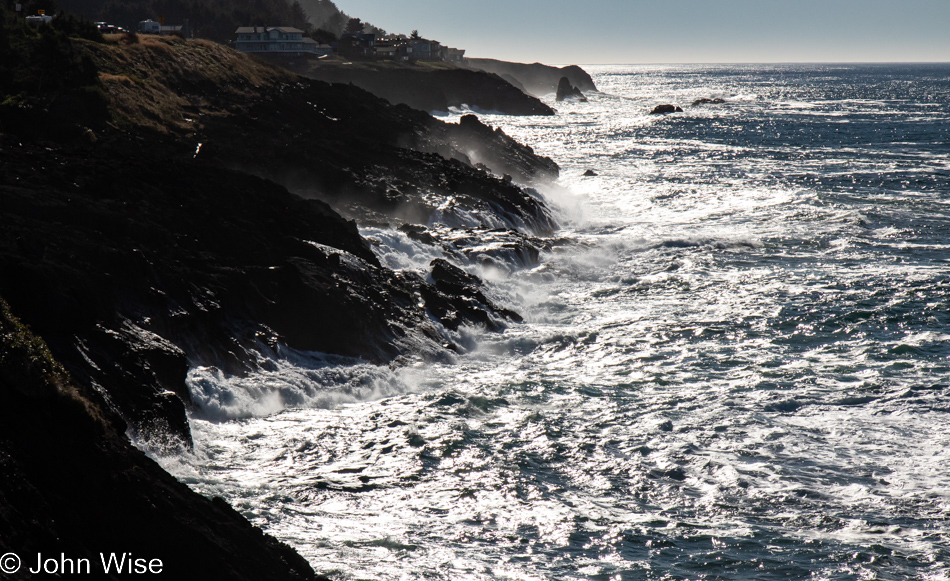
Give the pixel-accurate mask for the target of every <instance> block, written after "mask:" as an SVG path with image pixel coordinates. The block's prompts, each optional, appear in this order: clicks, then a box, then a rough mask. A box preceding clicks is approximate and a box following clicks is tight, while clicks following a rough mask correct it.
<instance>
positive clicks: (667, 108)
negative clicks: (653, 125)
mask: <svg viewBox="0 0 950 581" xmlns="http://www.w3.org/2000/svg"><path fill="white" fill-rule="evenodd" d="M682 112H683V109H682V107H677V106H676V105H657V106H656V107H654V108H653V110H652V111H650V115H668V114H670V113H682Z"/></svg>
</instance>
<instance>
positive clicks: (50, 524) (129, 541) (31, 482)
mask: <svg viewBox="0 0 950 581" xmlns="http://www.w3.org/2000/svg"><path fill="white" fill-rule="evenodd" d="M0 491H2V494H0V525H2V530H3V535H0V554H6V553H8V552H13V553H16V554H18V555H19V556H20V557H21V559H22V562H23V566H24V570H23V571H21V573H20V575H21V576H22V575H24V574H25V573H26V570H25V568H26V567H30V566H35V565H30V560H29V559H30V558H32V559H36V554H37V553H43V555H44V556H46V557H53V556H56V558H58V556H59V555H60V554H63V555H64V556H66V557H67V558H71V559H75V560H78V559H88V560H89V562H90V571H91V573H92V574H93V578H95V579H110V580H112V579H125V578H127V577H128V576H126V575H118V574H115V573H114V571H113V574H111V575H104V574H102V569H101V565H100V556H99V554H100V553H106V554H108V553H112V552H115V553H118V554H121V553H131V554H132V556H133V557H132V558H142V559H146V560H149V561H152V560H153V559H158V560H160V561H161V563H160V567H161V575H163V576H165V577H167V578H170V579H180V580H184V581H191V580H194V581H199V580H202V581H203V580H206V579H229V580H234V581H241V580H247V581H252V580H253V581H258V580H260V579H268V580H273V581H278V580H280V581H305V580H314V581H315V580H317V579H325V578H323V577H317V576H316V575H315V574H314V572H313V570H312V569H311V568H310V565H309V564H308V563H307V561H306V560H305V559H303V558H302V557H300V556H299V555H298V554H297V553H296V552H294V550H293V549H291V548H290V547H288V546H286V545H284V544H282V543H280V542H278V541H277V540H276V539H274V538H272V537H271V536H269V535H265V534H264V533H263V532H262V531H261V530H260V529H258V528H256V527H253V526H251V524H250V523H248V522H247V521H246V520H245V519H244V518H243V517H242V516H241V515H239V514H238V513H237V512H235V510H234V509H232V508H231V507H230V506H228V504H227V503H226V502H224V501H223V500H221V499H220V498H215V499H213V500H211V499H207V498H204V497H202V496H199V495H198V494H195V493H194V492H192V491H191V489H189V488H188V487H187V486H186V485H184V484H182V483H180V482H178V481H177V480H176V479H175V478H174V477H172V476H171V475H169V474H168V473H166V472H165V471H164V470H163V469H162V468H161V467H160V466H159V465H158V464H156V463H155V462H153V461H152V460H151V459H149V458H148V457H146V456H145V454H143V453H142V452H141V451H139V450H138V449H136V448H134V447H133V446H132V445H131V444H130V443H129V441H128V438H127V437H126V436H125V434H124V426H123V425H122V423H121V421H118V423H117V418H116V417H114V416H113V415H112V414H111V413H110V412H109V411H108V408H107V407H106V406H105V405H104V404H103V402H102V399H101V396H99V394H98V393H96V392H95V391H94V390H92V389H90V388H85V387H83V386H81V385H79V384H77V383H74V382H73V381H72V380H71V378H70V377H69V375H68V374H67V373H66V371H65V370H64V369H63V368H62V367H61V366H60V365H59V363H57V362H56V361H55V360H54V358H53V357H52V356H51V355H50V353H49V351H48V350H47V349H46V346H45V345H44V343H43V341H42V340H40V339H38V338H37V337H36V336H35V335H33V333H31V332H30V330H29V329H27V328H26V327H25V326H24V325H22V324H21V323H20V322H19V321H18V320H17V319H16V318H15V317H14V316H13V315H12V314H11V312H10V310H9V307H8V306H7V304H6V303H5V302H4V301H3V300H2V299H0ZM34 563H35V561H34ZM152 564H153V565H155V563H154V561H153V562H152ZM153 571H154V569H153ZM4 578H5V579H6V578H7V577H4ZM10 578H11V579H12V578H14V577H10ZM24 578H29V575H28V574H27V575H26V576H25V577H24Z"/></svg>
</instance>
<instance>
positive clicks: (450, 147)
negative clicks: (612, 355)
mask: <svg viewBox="0 0 950 581" xmlns="http://www.w3.org/2000/svg"><path fill="white" fill-rule="evenodd" d="M51 34H59V33H58V32H56V31H55V30H54V31H53V32H52V33H51ZM88 36H90V38H86V39H80V38H76V37H69V38H66V37H65V33H63V35H62V36H60V37H59V40H60V42H58V44H56V45H55V47H56V50H58V51H60V52H61V53H62V54H54V55H52V56H51V58H54V57H55V60H56V61H57V62H77V63H82V67H83V68H82V72H83V74H82V75H76V76H72V77H62V78H60V79H58V82H56V83H53V84H51V85H50V87H49V88H48V89H47V88H45V87H43V86H40V89H37V88H36V87H37V86H39V85H36V84H31V83H24V84H23V86H22V87H19V86H17V87H14V89H16V90H17V91H21V92H20V93H19V94H20V95H21V101H20V103H21V105H19V106H18V107H19V108H18V109H16V110H13V109H11V108H9V107H6V108H0V219H2V221H3V224H4V228H3V230H2V232H0V297H3V300H5V301H6V303H4V306H3V325H4V326H3V341H4V342H3V343H2V345H0V348H2V350H0V355H2V357H3V359H2V362H0V371H2V375H0V424H2V427H0V465H2V466H3V468H4V470H3V471H2V474H3V476H2V477H3V478H4V479H5V480H4V485H3V488H2V491H3V494H2V495H0V523H2V524H3V530H16V531H17V534H16V536H14V537H9V538H8V537H6V536H5V537H4V538H3V539H2V540H0V542H2V543H3V545H2V548H4V549H8V550H10V551H15V550H23V547H27V548H29V550H33V549H32V547H36V549H35V550H33V554H34V555H35V554H36V551H40V550H42V551H56V554H57V555H58V554H59V552H60V551H64V552H66V553H69V554H75V555H76V556H77V557H87V556H89V555H91V554H94V553H97V552H99V551H105V552H108V551H111V550H122V548H123V547H124V548H125V550H131V551H133V552H135V553H136V556H142V557H145V556H154V557H158V558H161V557H162V555H158V554H155V555H150V554H149V550H148V549H149V547H165V546H167V547H171V548H172V549H175V550H178V549H179V548H180V549H181V551H180V552H179V553H177V554H179V555H181V557H180V560H179V561H177V562H178V565H176V566H173V565H169V564H168V563H170V562H171V558H169V559H168V560H166V565H167V569H166V571H169V572H170V571H172V570H174V571H176V574H175V578H176V579H212V578H227V579H275V580H277V579H312V578H314V574H313V572H312V571H310V569H309V566H308V565H307V563H306V562H305V561H303V560H302V559H301V558H300V557H299V556H298V555H297V554H296V553H294V552H293V551H292V550H291V549H289V548H287V547H285V546H283V545H280V544H279V543H277V542H276V541H274V540H273V539H270V538H269V537H266V536H265V535H264V534H263V533H262V532H261V531H260V530H259V529H256V528H254V527H252V526H251V525H250V524H248V523H247V522H246V521H245V520H244V519H243V518H242V517H241V516H240V515H238V513H236V512H235V511H234V510H233V509H231V508H230V507H229V506H228V505H227V503H226V502H224V501H222V500H221V499H215V500H208V499H205V498H203V497H201V496H199V495H198V494H196V493H193V492H192V491H190V490H189V489H188V488H187V487H186V486H185V485H183V484H179V483H178V482H177V481H175V479H174V478H172V477H171V476H169V475H168V474H166V473H164V472H163V471H162V470H161V469H160V468H159V467H158V465H157V464H155V463H154V462H152V461H151V460H149V459H148V458H147V457H146V456H145V455H144V454H143V453H142V452H141V451H139V450H138V449H137V448H134V447H133V446H131V444H130V443H129V437H131V438H134V439H135V441H136V442H137V444H139V445H141V446H142V447H143V448H146V449H150V450H152V451H155V452H156V453H159V454H161V453H168V452H171V453H174V452H176V451H182V450H185V451H187V450H189V449H190V448H191V447H192V442H191V436H190V430H189V424H188V416H187V413H199V414H200V413H201V410H200V409H198V408H197V407H196V404H195V402H194V401H192V400H191V397H190V394H189V389H188V386H187V384H186V382H185V379H186V374H187V372H188V369H190V368H192V367H195V366H210V367H215V368H217V369H219V370H220V371H221V373H223V374H225V375H232V376H240V375H246V374H249V373H254V372H256V371H260V370H261V369H262V368H263V367H262V366H266V365H267V364H268V360H269V359H268V358H273V357H279V356H280V353H283V352H287V351H294V352H307V351H316V352H323V353H329V354H332V355H336V356H340V357H347V358H352V360H353V361H368V362H373V363H378V364H391V365H394V366H398V365H402V364H405V363H407V362H409V361H415V360H417V358H422V359H424V360H431V361H448V360H451V359H452V358H453V357H454V356H455V354H456V353H459V352H463V351H464V350H465V349H466V346H465V344H464V343H463V342H462V341H461V340H460V335H459V334H458V333H455V331H456V330H457V329H458V328H459V327H460V326H463V325H466V326H472V327H477V328H482V329H485V330H487V331H489V332H491V331H498V330H501V329H504V328H505V327H506V326H509V325H515V324H517V323H518V322H519V321H520V320H521V317H520V316H519V314H518V313H516V312H513V311H511V310H509V309H507V308H505V306H504V305H502V304H497V303H496V302H495V299H494V298H493V297H492V296H490V293H486V292H484V290H483V289H484V284H483V282H482V281H481V280H479V279H478V278H477V277H475V276H474V275H470V274H468V273H467V272H465V271H463V270H462V269H461V268H460V267H459V266H458V265H453V264H451V263H448V262H446V261H441V262H440V261H433V262H432V263H431V264H429V265H428V266H427V267H426V268H424V269H421V270H418V271H409V270H401V271H398V272H397V271H395V270H392V269H390V268H387V267H386V266H385V265H384V264H382V263H381V262H380V260H379V259H378V258H377V256H376V254H375V253H374V251H373V241H372V240H369V239H367V238H365V237H364V236H363V235H362V234H361V233H360V229H359V226H360V225H373V226H377V227H380V226H387V227H393V228H395V227H402V228H405V229H406V230H408V231H411V232H413V233H414V234H415V235H416V236H418V237H420V238H425V239H426V240H431V241H432V243H433V244H438V245H440V246H441V247H442V248H444V249H446V252H447V254H448V255H450V256H452V257H454V258H453V260H456V259H457V260H458V261H459V264H461V265H463V266H465V265H466V264H469V263H467V262H465V261H467V260H468V261H474V260H490V259H493V256H492V255H491V252H492V250H491V248H488V249H487V250H486V245H485V244H480V243H479V241H478V240H477V238H478V236H479V235H480V233H485V236H486V237H488V236H490V237H491V238H492V240H496V241H497V242H493V244H495V248H497V252H495V256H496V257H497V256H501V255H502V253H503V252H508V253H513V254H516V255H518V256H521V257H523V258H522V260H526V261H529V260H531V259H532V257H536V255H537V252H538V249H539V248H541V247H543V245H544V244H545V242H544V241H543V240H542V239H543V237H545V236H550V235H551V234H552V233H553V232H554V231H555V230H556V228H557V226H558V225H557V221H556V219H555V217H554V213H553V212H552V210H551V209H550V208H549V207H548V206H547V204H546V202H545V200H544V199H543V198H542V197H541V196H540V195H539V194H538V193H537V191H535V190H533V189H532V188H531V187H530V184H539V183H543V182H545V181H547V180H551V179H554V178H556V177H557V175H558V171H559V170H558V167H557V165H556V164H555V163H554V162H553V161H552V160H550V159H548V158H545V157H543V156H540V155H537V154H536V153H535V152H534V151H533V150H531V148H530V147H527V146H524V145H522V144H520V143H518V142H516V141H515V140H514V139H512V138H511V137H509V136H507V135H505V134H504V132H503V131H500V130H499V129H498V128H492V127H490V126H488V125H486V124H484V123H482V122H481V121H480V120H479V119H478V118H477V117H475V116H467V117H464V118H463V120H462V121H461V122H460V123H444V122H442V121H439V120H437V119H434V118H433V117H431V116H430V115H428V114H426V113H425V112H422V111H418V110H415V109H412V108H410V107H408V106H405V105H392V104H390V103H388V102H387V101H385V100H383V99H381V98H379V97H376V96H374V95H372V94H370V93H368V92H366V91H364V90H362V89H360V88H358V87H355V86H352V85H348V84H346V85H344V84H334V85H330V84H327V83H324V82H320V81H315V80H311V79H307V78H303V77H301V76H298V75H296V74H293V73H291V72H289V71H286V70H283V69H280V68H278V67H274V66H271V65H268V64H266V63H263V62H261V61H259V60H257V59H253V58H251V57H249V56H247V55H244V54H241V53H238V52H236V51H233V50H231V49H229V48H227V47H225V46H222V45H219V44H216V43H213V42H209V41H204V40H185V39H181V38H175V37H152V36H148V35H137V36H133V35H124V36H121V35H120V36H115V37H107V38H105V39H102V38H99V39H97V38H95V36H94V35H88ZM30 42H34V40H31V37H24V38H23V39H22V42H20V43H19V44H18V45H17V46H18V47H27V48H28V47H29V43H30ZM36 42H38V41H36ZM46 48H48V47H46ZM23 50H27V49H26V48H24V49H23ZM37 54H39V53H37ZM28 60H29V59H25V58H20V59H11V60H10V62H11V63H13V64H12V65H10V66H13V67H16V66H18V64H17V63H23V62H28ZM40 64H42V63H40ZM11 78H14V79H23V78H27V77H26V76H25V75H14V76H12V77H11ZM31 91H32V93H31ZM72 94H90V95H93V96H94V97H95V102H96V103H99V104H101V105H103V106H102V107H99V108H95V109H84V110H81V111H77V112H76V114H75V115H68V116H67V115H59V116H53V115H50V114H48V113H47V111H48V104H49V103H55V102H57V101H56V99H61V98H62V96H63V95H66V96H67V97H68V96H69V95H72ZM25 120H26V121H25ZM27 121H28V122H27ZM436 225H438V227H436ZM420 299H421V300H420ZM24 346H26V347H24ZM23 349H27V350H26V351H24V350H23ZM37 365H38V366H39V367H36V366H37ZM64 394H65V395H64ZM63 483H66V484H67V486H63ZM24 507H28V508H24ZM33 509H35V510H33ZM122 515H129V518H130V521H129V522H125V523H122V522H119V519H120V518H121V517H122ZM87 521H88V522H93V523H95V524H94V525H90V527H88V530H84V528H83V527H82V524H83V523H84V522H87ZM7 525H9V526H7ZM119 541H122V542H123V543H124V544H123V545H121V547H119V545H115V546H116V547H117V548H116V549H113V548H112V546H113V545H112V544H111V543H118V542H119ZM43 543H53V544H43ZM185 545H187V546H185ZM47 547H49V548H47ZM153 552H154V551H153ZM202 555H206V556H207V557H206V561H207V563H206V564H201V562H200V560H201V556H202ZM232 555H233V564H232V565H231V568H242V567H243V568H244V569H245V571H244V572H236V573H233V574H232V569H231V568H225V566H224V565H223V564H222V563H224V561H226V560H228V559H231V558H232V557H231V556H232ZM34 558H35V557H34ZM251 561H253V562H251ZM183 563H184V564H199V565H201V566H197V567H192V568H190V569H189V568H188V567H186V566H185V565H183ZM215 567H217V568H219V570H217V573H215V571H213V570H212V569H213V568H215Z"/></svg>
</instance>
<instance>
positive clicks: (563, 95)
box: [557, 77, 587, 102]
mask: <svg viewBox="0 0 950 581" xmlns="http://www.w3.org/2000/svg"><path fill="white" fill-rule="evenodd" d="M565 99H575V100H578V101H584V102H586V101H587V97H585V96H584V93H581V90H580V89H578V88H577V87H575V86H573V85H571V81H570V80H569V79H568V78H567V77H561V80H560V81H558V83H557V100H558V101H559V102H560V101H564V100H565Z"/></svg>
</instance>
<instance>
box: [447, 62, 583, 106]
mask: <svg viewBox="0 0 950 581" xmlns="http://www.w3.org/2000/svg"><path fill="white" fill-rule="evenodd" d="M465 65H466V66H468V67H470V68H472V69H476V70H479V71H485V72H488V73H493V74H495V75H498V76H499V77H501V78H503V79H507V80H509V81H511V82H513V83H516V84H517V85H518V86H520V87H521V88H522V89H523V90H524V91H526V92H527V93H528V94H530V95H534V96H536V97H541V96H544V95H548V94H552V93H555V92H556V91H557V86H558V83H559V82H560V80H561V78H562V77H567V80H568V81H569V82H570V84H571V85H572V86H574V87H576V88H577V89H579V90H580V91H583V92H587V91H596V90H597V86H596V85H595V84H594V80H593V79H592V78H591V76H590V75H589V74H587V71H585V70H584V69H582V68H581V67H579V66H577V65H569V66H564V67H553V66H550V65H544V64H541V63H532V64H524V63H514V62H508V61H501V60H496V59H485V58H466V59H465Z"/></svg>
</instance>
